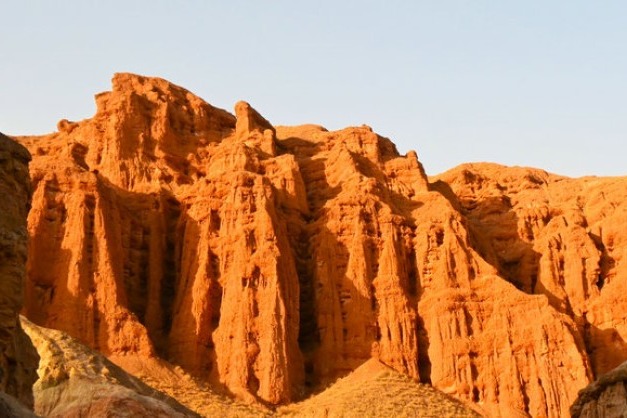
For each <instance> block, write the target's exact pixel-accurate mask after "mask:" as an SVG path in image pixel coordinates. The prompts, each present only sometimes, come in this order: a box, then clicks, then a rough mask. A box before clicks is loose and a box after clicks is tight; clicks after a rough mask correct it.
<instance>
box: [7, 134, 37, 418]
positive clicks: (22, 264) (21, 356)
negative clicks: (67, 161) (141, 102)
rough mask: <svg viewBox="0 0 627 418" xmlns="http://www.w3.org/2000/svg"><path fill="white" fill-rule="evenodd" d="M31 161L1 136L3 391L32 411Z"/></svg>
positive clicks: (24, 151) (20, 148)
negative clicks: (24, 317) (23, 313)
mask: <svg viewBox="0 0 627 418" xmlns="http://www.w3.org/2000/svg"><path fill="white" fill-rule="evenodd" d="M29 161H30V155H29V153H28V151H27V150H26V149H25V148H24V147H23V146H21V145H19V144H17V143H16V142H14V141H13V140H11V139H9V138H7V137H6V136H4V135H2V134H0V391H4V392H6V393H8V394H9V395H11V396H14V397H15V398H17V399H18V400H19V401H20V402H22V403H23V404H24V405H26V406H29V407H32V405H33V394H32V389H31V386H32V384H33V382H34V381H35V380H36V379H37V375H36V373H35V371H36V369H37V355H36V353H35V351H34V349H33V347H32V344H31V343H30V341H29V340H28V337H26V336H25V335H24V332H23V331H22V330H21V328H20V324H19V320H18V313H19V311H20V309H21V308H22V302H23V296H24V284H25V281H26V254H27V244H28V232H27V229H26V214H27V213H28V209H29V207H30V197H31V188H30V179H29V175H28V162H29ZM7 405H8V404H7Z"/></svg>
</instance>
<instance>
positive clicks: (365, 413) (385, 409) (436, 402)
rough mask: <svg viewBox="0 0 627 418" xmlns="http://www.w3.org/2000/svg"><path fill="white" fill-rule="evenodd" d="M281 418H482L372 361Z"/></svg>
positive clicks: (289, 408)
mask: <svg viewBox="0 0 627 418" xmlns="http://www.w3.org/2000/svg"><path fill="white" fill-rule="evenodd" d="M277 412H278V414H277V415H278V416H281V417H303V418H305V417H311V418H314V417H316V418H317V417H328V418H331V417H338V418H339V417H346V418H349V417H355V418H357V417H362V418H367V417H407V418H409V417H412V418H413V417H425V418H426V417H433V418H440V417H441V418H444V417H480V416H481V415H480V414H478V413H476V412H474V411H473V410H472V409H470V408H469V407H468V406H467V405H463V404H462V403H461V402H459V401H458V400H456V399H453V398H451V397H449V396H446V395H445V394H443V393H442V392H440V391H438V390H435V389H434V388H433V387H431V386H430V385H425V384H420V383H417V382H416V381H414V380H412V379H410V378H409V377H407V376H404V375H402V374H400V373H398V372H397V371H395V370H393V369H391V368H389V367H387V366H385V365H383V364H382V363H380V362H379V361H377V360H369V361H367V362H366V363H364V364H363V365H361V366H359V367H358V368H357V369H356V370H355V371H354V372H352V373H351V374H350V375H348V376H347V377H344V378H342V379H340V380H339V381H337V382H336V383H334V384H333V385H332V386H330V387H329V388H327V389H326V390H324V391H323V392H322V393H320V394H318V395H316V396H313V397H311V398H309V399H307V400H306V401H304V402H300V403H297V404H293V405H290V406H287V407H282V408H279V410H278V411H277Z"/></svg>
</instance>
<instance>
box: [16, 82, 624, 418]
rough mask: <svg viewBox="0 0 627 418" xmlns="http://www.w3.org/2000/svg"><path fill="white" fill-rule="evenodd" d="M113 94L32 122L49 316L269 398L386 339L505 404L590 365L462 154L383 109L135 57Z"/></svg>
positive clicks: (443, 375) (400, 356) (35, 228)
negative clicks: (287, 101)
mask: <svg viewBox="0 0 627 418" xmlns="http://www.w3.org/2000/svg"><path fill="white" fill-rule="evenodd" d="M97 105H98V110H97V112H96V115H95V116H94V117H93V118H92V119H88V120H85V121H82V122H78V123H72V122H66V121H63V122H62V123H60V125H59V128H60V130H59V132H57V133H54V134H51V135H48V136H43V137H25V138H20V142H22V143H23V144H25V145H26V146H27V147H28V148H29V150H30V151H31V153H32V154H33V155H34V156H35V157H34V160H33V163H32V169H31V176H32V180H33V184H34V187H35V194H34V200H33V202H34V203H33V210H32V211H31V214H30V216H29V231H30V233H31V236H32V238H33V243H34V245H32V246H31V247H30V253H29V256H30V259H29V260H30V261H29V266H28V270H29V281H28V286H27V304H26V313H27V315H28V317H29V318H31V320H33V321H34V322H36V323H38V324H41V325H45V326H48V327H53V328H58V329H62V330H65V331H66V332H68V333H69V334H70V335H72V336H74V337H76V338H78V339H80V340H81V341H83V342H85V343H86V344H88V345H90V346H91V347H93V348H96V349H98V350H101V351H102V352H103V353H105V354H106V355H107V356H109V358H111V359H113V360H114V361H116V362H117V363H118V364H120V365H122V366H123V367H126V368H127V369H128V370H130V371H136V370H137V369H139V368H142V369H143V370H144V374H146V370H147V369H150V367H151V366H150V365H151V362H152V361H157V359H159V358H161V359H165V360H168V361H170V362H172V363H173V364H176V365H180V366H181V367H183V369H184V370H186V371H188V372H189V373H192V374H194V375H196V376H197V377H198V378H200V379H204V380H205V381H207V382H210V383H211V384H213V385H215V386H216V387H219V386H223V387H225V388H226V389H228V390H229V391H230V392H231V393H234V394H236V395H237V396H239V397H242V398H249V399H250V400H261V401H265V402H269V403H272V404H277V403H288V402H291V401H293V400H296V399H300V398H301V397H302V396H303V395H304V394H306V393H308V392H309V391H311V390H312V389H315V388H318V387H321V385H324V384H327V383H329V382H331V381H333V380H334V379H336V378H337V377H339V376H343V375H345V374H347V373H349V372H351V371H352V370H355V369H356V368H357V367H358V366H359V365H361V364H362V363H364V362H366V361H367V360H368V359H370V358H371V357H376V358H378V359H380V360H381V361H382V362H384V363H385V364H388V365H389V366H391V367H393V368H394V369H396V370H397V371H400V372H402V373H405V374H408V375H409V376H411V377H416V378H418V377H419V378H421V379H422V380H423V381H425V382H430V383H432V384H433V385H434V386H435V387H436V388H438V389H441V390H443V391H445V392H447V393H450V394H453V395H455V396H457V397H459V398H461V399H464V400H467V401H471V402H475V403H477V404H479V405H481V406H482V408H483V409H484V410H486V411H488V412H489V413H491V414H492V415H495V416H498V415H502V416H510V415H511V414H512V413H513V412H515V411H518V412H520V413H529V414H531V415H533V416H562V415H564V414H567V413H568V407H569V406H570V404H571V402H572V401H573V400H574V398H575V397H576V394H577V390H578V389H579V388H581V387H583V386H585V385H586V384H587V383H588V382H589V380H590V379H591V377H592V372H591V369H590V365H589V357H588V351H590V341H597V340H594V337H592V338H591V337H590V335H592V333H586V332H585V327H583V328H582V322H581V321H580V318H578V317H577V315H576V314H573V313H574V312H575V311H572V312H571V311H569V310H566V309H562V308H561V307H560V306H557V305H556V303H555V299H554V296H552V295H550V294H549V293H548V292H531V291H526V290H525V289H524V288H522V287H521V285H520V283H519V281H523V280H524V277H531V276H532V275H533V274H532V273H528V272H526V270H524V269H522V270H521V269H517V267H516V266H514V265H509V264H503V263H502V262H501V261H500V260H499V259H498V257H497V256H495V255H494V254H495V253H498V251H499V248H497V247H498V245H497V244H498V242H497V240H496V239H495V238H494V237H492V236H491V235H489V231H488V232H481V231H478V230H480V229H482V228H487V226H486V224H485V222H484V223H481V222H480V221H478V220H477V219H475V217H473V216H472V213H470V212H469V211H468V209H467V208H466V207H465V206H464V205H465V204H466V201H465V200H464V199H463V198H461V197H458V196H457V195H456V194H455V192H457V189H456V184H457V183H456V182H458V180H456V178H457V177H455V173H453V174H451V176H450V177H448V178H443V179H444V180H442V181H439V182H435V183H431V184H430V183H429V182H428V179H427V177H426V175H425V173H424V170H423V168H422V166H421V164H420V163H419V162H418V160H417V156H416V154H415V153H413V152H410V153H408V154H407V155H405V156H401V155H399V154H398V152H397V151H396V149H395V147H394V145H393V144H392V143H391V142H390V141H389V140H388V139H386V138H383V137H381V136H379V135H377V134H375V133H374V132H372V130H371V129H370V128H368V127H365V126H363V127H357V128H347V129H344V130H341V131H335V132H328V131H326V130H325V129H324V128H322V127H319V126H315V125H305V126H300V127H276V128H275V127H273V126H272V125H271V124H270V123H269V122H268V121H267V120H265V119H264V118H263V117H262V116H261V115H260V114H259V113H257V112H256V111H255V110H254V109H252V108H251V107H250V106H249V105H248V104H246V103H243V102H241V103H238V104H237V105H236V108H235V116H233V115H231V114H229V113H228V112H225V111H223V110H220V109H216V108H214V107H212V106H210V105H208V104H207V103H205V102H204V101H202V100H201V99H199V98H198V97H196V96H194V95H193V94H191V93H189V92H187V91H185V90H184V89H181V88H180V87H177V86H174V85H172V84H170V83H168V82H166V81H164V80H161V79H156V78H146V77H140V76H135V75H130V74H118V75H116V76H115V77H114V79H113V90H112V91H111V92H108V93H103V94H100V95H98V96H97ZM520 181H521V183H520V184H521V186H520V187H521V188H522V189H524V188H525V187H527V186H526V185H525V183H523V181H524V179H521V180H520ZM449 183H450V184H449ZM458 194H459V192H458ZM481 199H482V197H481V196H480V197H478V201H479V203H481ZM482 234H483V235H482ZM616 234H618V233H616ZM613 242H620V238H615V239H614V241H613ZM620 248H621V251H622V248H623V247H620ZM552 265H553V266H554V267H553V268H556V269H557V270H559V269H560V268H563V269H566V266H565V264H564V265H563V266H562V265H561V264H560V263H559V262H557V263H553V264H552ZM608 265H609V264H608ZM530 266H531V267H529V266H527V267H526V268H532V267H533V266H535V264H530ZM569 268H570V267H569ZM610 270H611V269H610ZM610 270H607V274H606V277H611V274H610ZM525 275H526V276H525ZM613 281H614V282H617V283H620V282H621V281H620V279H618V278H616V279H613ZM623 282H624V280H623ZM512 283H513V284H512ZM608 285H609V284H608ZM617 286H618V285H617ZM517 287H518V289H517ZM612 309H613V308H612V307H611V306H605V307H603V306H602V305H601V304H599V310H598V313H597V315H600V317H603V315H605V316H607V317H613V316H616V313H615V312H614V311H612ZM616 317H617V316H616ZM623 321H624V319H623ZM614 323H616V321H614V322H608V324H610V325H608V326H612V325H611V324H614ZM598 341H601V340H598ZM599 343H600V342H599ZM137 359H141V361H138V360H137ZM151 359H152V360H151Z"/></svg>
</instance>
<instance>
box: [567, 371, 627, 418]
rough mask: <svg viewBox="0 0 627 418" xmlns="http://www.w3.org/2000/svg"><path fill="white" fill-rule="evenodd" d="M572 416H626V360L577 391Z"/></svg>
mask: <svg viewBox="0 0 627 418" xmlns="http://www.w3.org/2000/svg"><path fill="white" fill-rule="evenodd" d="M570 413H571V417H572V418H610V417H621V418H622V417H627V362H625V363H623V364H621V365H620V366H618V367H617V368H615V369H614V370H612V371H610V372H608V373H606V374H604V375H602V376H601V377H599V379H597V380H595V381H594V382H593V383H591V384H590V385H589V386H587V387H586V388H585V389H583V390H581V391H580V392H579V396H578V397H577V400H576V401H575V403H574V404H573V406H572V407H571V408H570Z"/></svg>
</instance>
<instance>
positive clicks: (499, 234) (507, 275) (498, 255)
mask: <svg viewBox="0 0 627 418" xmlns="http://www.w3.org/2000/svg"><path fill="white" fill-rule="evenodd" d="M429 187H430V190H432V191H436V192H438V193H440V194H441V195H442V196H444V197H445V198H446V199H447V200H448V201H449V203H450V204H451V206H452V207H453V208H454V209H455V210H457V211H458V212H460V213H461V214H462V215H463V219H464V222H465V226H466V229H467V230H468V234H469V238H470V244H471V246H472V248H473V249H474V250H475V251H476V252H477V253H478V254H479V255H480V256H481V257H482V258H483V259H484V260H485V261H487V262H488V263H489V264H491V265H492V266H493V267H494V268H495V269H496V271H497V272H498V274H499V276H501V277H503V278H504V279H505V280H507V281H508V282H510V283H511V284H513V285H514V286H515V287H516V288H517V289H519V290H521V291H523V292H525V293H528V294H534V293H536V291H537V289H536V282H537V280H538V262H539V260H540V256H541V254H540V253H538V252H537V251H535V250H534V249H533V245H532V243H531V242H530V241H531V240H533V238H534V237H533V236H528V237H526V238H527V239H528V241H526V240H523V239H522V238H521V237H520V235H519V226H518V221H519V219H518V216H517V215H516V212H515V211H514V210H513V207H512V204H511V202H510V200H509V198H508V197H507V196H505V195H501V196H490V197H487V198H485V199H476V200H475V199H470V198H468V199H459V198H458V196H457V195H456V194H455V192H454V191H453V190H452V189H451V187H450V186H449V185H448V184H447V183H445V182H443V181H441V180H438V181H436V182H434V183H430V184H429ZM553 302H554V303H555V301H553Z"/></svg>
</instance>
